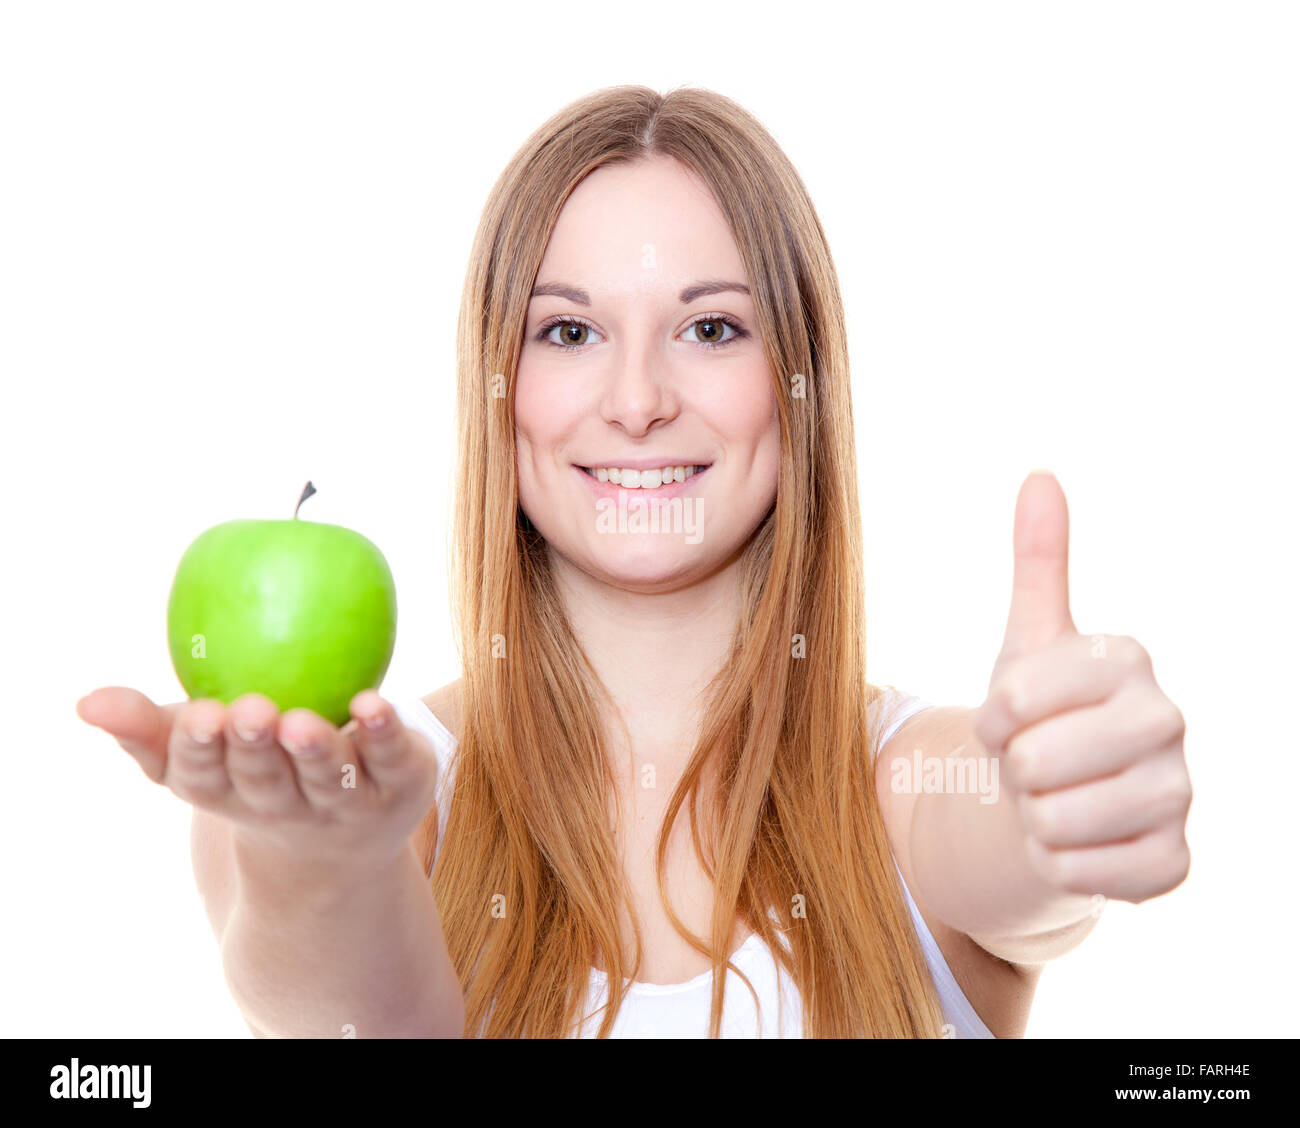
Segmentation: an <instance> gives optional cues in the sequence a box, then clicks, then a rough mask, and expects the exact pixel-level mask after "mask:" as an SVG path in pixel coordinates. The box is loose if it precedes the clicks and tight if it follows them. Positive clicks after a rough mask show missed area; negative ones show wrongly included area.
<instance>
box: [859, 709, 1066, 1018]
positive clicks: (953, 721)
mask: <svg viewBox="0 0 1300 1128" xmlns="http://www.w3.org/2000/svg"><path fill="white" fill-rule="evenodd" d="M973 713H974V710H972V709H964V708H956V707H952V708H948V707H935V708H930V709H925V710H922V711H921V712H920V713H917V714H916V715H915V716H912V717H909V718H908V719H907V720H906V721H904V722H903V724H902V725H901V726H900V727H899V729H898V731H897V732H896V733H894V735H893V736H892V737H890V739H889V740H888V741H887V742H886V743H885V745H884V746H883V747H882V748H881V749H880V752H879V755H878V756H877V758H876V764H875V778H876V794H877V796H878V798H879V801H880V809H881V813H882V815H883V816H884V821H885V830H886V833H887V834H888V836H889V844H890V848H891V849H892V850H893V853H894V857H895V858H896V859H897V861H898V868H899V869H900V870H901V871H902V873H903V876H904V878H905V879H906V880H907V883H908V888H909V890H910V891H911V893H912V899H913V900H914V901H915V902H916V907H917V909H918V910H919V911H920V913H921V917H922V919H923V920H924V921H925V924H926V927H927V928H929V930H930V934H931V935H932V936H933V937H934V941H935V943H936V944H937V945H938V947H939V951H940V952H941V953H942V954H943V958H944V962H945V963H947V965H948V968H949V970H950V971H951V972H952V975H953V978H954V979H955V980H956V981H957V986H959V987H960V988H961V990H962V993H963V994H964V995H965V996H966V998H967V999H968V1000H969V1001H970V1004H971V1006H973V1007H974V1008H975V1012H976V1013H977V1014H978V1015H979V1016H980V1018H981V1019H982V1020H983V1022H984V1025H985V1026H987V1027H988V1028H989V1030H990V1031H991V1032H992V1033H993V1034H994V1035H995V1036H996V1037H998V1038H1020V1037H1023V1036H1024V1033H1025V1027H1026V1025H1027V1024H1028V1021H1029V1007H1030V1004H1031V1003H1032V1002H1033V998H1034V989H1035V987H1036V986H1037V985H1038V977H1039V975H1040V974H1041V972H1042V966H1041V965H1035V964H1013V963H1009V962H1008V961H1006V960H1003V959H999V958H998V957H997V956H994V955H993V954H992V953H990V952H988V951H986V950H985V949H984V948H982V947H980V945H978V944H977V943H975V941H974V940H972V939H971V938H970V937H969V936H968V935H966V933H964V932H960V931H958V930H957V929H955V928H951V927H949V926H948V925H946V924H944V922H943V921H941V920H940V919H939V918H938V917H937V916H935V915H934V913H933V912H931V911H930V910H929V909H928V908H927V907H926V905H925V904H924V902H923V901H922V900H921V899H920V898H919V897H917V896H916V885H915V882H914V881H913V880H912V865H911V859H910V857H909V856H908V833H907V832H908V828H909V827H910V826H911V823H912V812H913V809H914V808H915V806H916V794H915V792H911V791H895V790H894V788H893V787H891V786H890V783H891V778H892V774H893V771H894V769H893V762H894V761H895V760H896V759H898V758H905V759H910V758H911V757H912V755H913V751H914V750H918V749H919V750H920V752H921V754H922V755H923V756H945V755H947V753H948V752H950V751H953V750H955V749H956V748H958V747H959V746H960V745H961V744H963V743H965V741H966V740H967V739H968V738H969V734H970V719H971V716H972V715H973Z"/></svg>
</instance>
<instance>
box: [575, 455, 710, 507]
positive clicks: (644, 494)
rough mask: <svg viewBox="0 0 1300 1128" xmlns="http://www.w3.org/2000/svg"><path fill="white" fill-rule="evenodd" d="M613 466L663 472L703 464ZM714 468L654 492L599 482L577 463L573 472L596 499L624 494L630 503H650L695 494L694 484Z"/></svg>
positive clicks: (699, 471)
mask: <svg viewBox="0 0 1300 1128" xmlns="http://www.w3.org/2000/svg"><path fill="white" fill-rule="evenodd" d="M611 465H614V466H618V467H619V469H620V470H621V469H624V468H626V469H628V470H655V469H659V470H662V469H663V468H664V467H665V466H673V465H677V466H683V465H685V466H699V465H701V463H698V462H687V463H682V462H678V463H672V462H649V463H646V465H645V466H633V465H631V463H628V464H626V466H624V465H622V464H620V463H617V462H615V463H611ZM712 467H713V463H711V462H710V463H708V464H707V465H705V468H704V469H703V470H697V471H696V472H695V473H694V474H692V475H691V476H690V477H689V478H686V479H684V480H683V481H680V482H671V483H669V484H668V485H663V486H656V487H655V488H654V489H652V490H643V489H635V490H629V489H624V488H623V487H622V486H620V485H619V484H618V483H617V482H601V481H597V480H596V478H594V477H593V476H592V475H591V474H588V473H587V471H586V470H584V469H583V468H582V467H581V466H579V465H577V464H576V463H575V464H574V467H573V472H574V473H575V474H577V475H579V476H580V477H581V478H582V480H583V481H584V482H586V483H587V485H588V486H589V487H590V489H591V492H592V493H593V494H595V495H596V497H608V498H612V499H614V500H617V499H618V496H619V495H620V494H624V495H626V496H627V499H628V501H629V502H632V501H636V500H638V499H640V500H642V501H649V500H650V499H651V498H656V497H657V498H663V499H664V500H667V499H668V498H672V497H682V496H683V495H686V494H690V493H693V492H694V490H693V489H692V486H693V484H694V483H695V482H696V481H698V480H699V479H700V478H702V477H704V475H705V474H707V473H708V472H709V470H711V469H712Z"/></svg>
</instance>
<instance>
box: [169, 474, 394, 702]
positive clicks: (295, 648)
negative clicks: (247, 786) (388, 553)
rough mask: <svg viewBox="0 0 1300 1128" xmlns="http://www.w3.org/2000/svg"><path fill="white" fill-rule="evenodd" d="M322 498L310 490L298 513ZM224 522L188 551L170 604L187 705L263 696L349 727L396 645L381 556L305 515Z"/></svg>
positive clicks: (354, 536)
mask: <svg viewBox="0 0 1300 1128" xmlns="http://www.w3.org/2000/svg"><path fill="white" fill-rule="evenodd" d="M315 492H316V489H315V487H314V486H313V485H312V484H311V483H310V482H308V483H307V485H306V487H305V488H304V490H303V493H302V497H301V498H299V499H298V507H300V506H301V505H302V503H303V502H304V501H305V500H306V499H307V498H308V497H310V496H311V495H312V494H313V493H315ZM298 507H295V508H294V513H293V519H292V520H288V521H227V522H226V523H225V524H222V525H216V526H214V527H213V528H211V529H208V530H207V531H206V532H204V533H201V534H200V535H199V537H198V538H197V539H196V540H195V541H194V543H193V544H191V545H190V546H189V548H187V549H186V550H185V554H184V555H183V556H182V557H181V562H180V564H179V565H178V566H177V569H176V578H175V579H174V580H173V581H172V589H171V595H170V596H169V597H168V600H167V644H168V648H169V649H170V651H171V658H172V665H173V666H174V667H175V669H176V676H177V677H178V678H180V681H181V685H182V686H184V687H185V692H186V693H187V694H188V695H189V696H190V697H191V698H197V697H209V698H215V699H216V700H218V701H223V702H225V703H226V704H229V703H230V702H232V701H234V700H235V698H237V697H239V696H241V695H242V694H245V693H262V694H265V695H266V696H267V697H269V698H270V699H271V700H272V701H274V702H275V704H276V706H277V707H278V708H279V709H280V711H281V712H285V711H287V710H289V709H295V708H304V709H310V710H312V711H313V712H315V713H317V714H319V715H320V716H322V717H324V718H325V719H326V720H327V721H329V722H330V723H331V724H335V725H343V724H346V723H347V721H348V718H349V713H348V704H349V702H351V700H352V698H353V697H354V696H355V695H356V694H358V693H360V692H361V690H363V689H378V688H379V683H380V682H382V681H383V679H384V674H385V673H387V671H388V663H389V662H390V661H391V660H392V657H393V645H394V643H395V642H396V641H397V591H396V588H395V587H394V585H393V575H392V572H391V571H389V568H388V562H387V561H386V560H385V559H384V556H383V553H381V552H380V551H379V549H378V548H376V547H375V546H374V545H373V544H372V543H371V542H370V541H369V540H367V539H366V538H365V537H363V536H362V535H361V534H360V533H357V532H354V531H353V530H352V529H345V528H343V527H342V526H340V525H326V524H321V523H319V522H315V521H302V520H299V518H298Z"/></svg>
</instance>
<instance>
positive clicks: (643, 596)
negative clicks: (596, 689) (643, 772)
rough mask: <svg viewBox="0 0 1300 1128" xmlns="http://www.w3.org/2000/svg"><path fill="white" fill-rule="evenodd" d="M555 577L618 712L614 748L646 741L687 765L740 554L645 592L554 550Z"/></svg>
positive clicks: (724, 645)
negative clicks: (697, 575)
mask: <svg viewBox="0 0 1300 1128" xmlns="http://www.w3.org/2000/svg"><path fill="white" fill-rule="evenodd" d="M551 566H552V575H553V576H554V577H555V580H556V586H557V590H558V591H559V592H560V594H561V598H562V599H563V601H564V604H565V610H566V612H567V614H568V616H569V621H570V623H572V625H573V631H574V634H575V635H576V637H577V639H578V642H579V644H580V645H581V646H582V648H583V650H584V652H585V653H586V655H587V657H588V659H589V660H590V662H591V664H592V666H593V667H594V668H595V669H596V671H597V673H598V674H599V675H600V678H601V682H602V683H603V685H604V687H605V689H606V691H607V692H608V693H609V695H610V698H611V699H612V701H613V702H614V705H615V707H616V709H617V711H618V717H616V718H607V725H606V727H607V732H608V736H609V739H610V741H611V748H612V749H617V750H620V751H622V752H625V753H626V752H629V751H631V750H630V749H628V748H627V746H626V737H625V736H624V734H623V732H622V728H621V726H620V725H619V723H618V722H619V721H620V720H621V721H622V723H623V724H625V725H626V726H627V729H628V735H630V737H631V738H632V741H633V744H634V745H642V744H649V745H653V746H654V747H655V749H656V758H657V759H659V760H660V762H661V763H664V759H663V758H664V757H665V756H667V757H671V758H673V759H675V760H676V761H677V763H676V764H675V765H670V764H668V763H664V766H665V767H670V766H677V767H680V766H682V765H684V764H685V762H686V760H687V759H688V758H689V756H690V753H691V751H692V750H693V749H694V746H695V739H696V737H697V734H698V725H699V720H700V716H701V711H702V709H703V707H704V705H705V701H704V700H703V698H702V696H701V695H702V693H703V691H704V688H705V686H706V685H707V684H708V682H709V681H710V680H711V679H712V678H713V677H714V676H715V675H716V674H717V672H718V671H719V670H720V669H721V668H722V666H723V663H724V662H725V661H726V659H727V656H728V655H729V653H730V651H731V643H732V639H733V637H734V634H735V631H736V626H737V623H738V620H739V614H740V583H739V577H740V555H739V554H737V555H736V556H735V557H734V558H733V559H732V560H731V561H729V562H728V563H727V564H726V565H725V566H724V567H723V568H721V569H719V570H718V571H716V572H714V573H713V574H712V575H710V576H708V577H706V578H705V579H702V580H699V581H697V582H695V583H693V584H691V585H689V586H686V587H682V588H678V589H675V590H671V591H664V592H660V593H654V594H647V593H645V592H631V591H627V590H625V589H621V588H616V587H612V586H610V585H609V584H606V583H602V582H600V581H599V580H596V579H594V578H592V577H591V576H590V575H588V574H587V573H585V572H582V571H580V570H578V569H577V568H574V567H573V566H572V565H570V564H569V563H568V562H567V561H565V560H563V559H561V558H560V557H558V556H556V555H554V554H552V557H551Z"/></svg>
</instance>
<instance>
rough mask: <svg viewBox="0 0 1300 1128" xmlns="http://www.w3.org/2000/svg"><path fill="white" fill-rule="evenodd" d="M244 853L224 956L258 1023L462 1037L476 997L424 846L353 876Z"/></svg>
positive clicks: (307, 1034)
mask: <svg viewBox="0 0 1300 1128" xmlns="http://www.w3.org/2000/svg"><path fill="white" fill-rule="evenodd" d="M233 852H234V860H235V872H236V874H237V889H236V892H235V896H234V901H233V904H232V907H231V912H230V917H229V919H228V921H227V923H226V926H225V928H224V930H223V932H222V935H221V953H222V963H223V967H224V970H225V974H226V981H227V983H228V985H229V987H230V991H231V994H232V996H233V997H234V999H235V1002H236V1003H237V1004H238V1006H239V1008H240V1010H241V1011H242V1012H243V1015H244V1018H245V1019H246V1020H247V1022H248V1024H249V1025H250V1026H252V1027H254V1028H255V1029H256V1030H257V1031H259V1032H261V1033H263V1034H265V1035H267V1036H269V1037H284V1038H343V1037H349V1036H352V1037H358V1038H399V1037H459V1036H460V1034H461V1031H462V1028H463V1025H464V1000H463V997H462V994H461V989H460V984H459V982H458V981H457V978H456V975H455V972H454V969H453V968H452V965H451V961H450V959H449V958H448V955H447V949H446V944H445V942H444V940H443V936H442V925H441V922H440V921H439V919H438V911H437V906H436V903H435V901H434V899H433V894H432V892H431V890H430V888H429V884H428V881H427V880H426V878H425V876H424V874H423V872H422V870H421V866H420V863H419V859H418V858H417V857H416V854H415V850H414V849H413V848H412V849H408V850H406V851H404V852H403V853H402V854H401V856H400V857H398V858H397V859H395V860H394V861H393V862H391V863H388V864H385V865H381V866H378V867H376V866H375V865H374V864H370V865H368V866H358V867H357V868H356V869H355V870H351V869H347V870H344V871H342V872H340V870H339V868H338V867H329V868H327V867H322V866H318V865H315V864H314V863H311V862H307V861H285V860H278V859H277V860H272V859H270V858H269V857H268V856H267V855H265V854H264V853H261V852H254V851H251V850H249V849H247V848H244V847H240V846H239V845H234V846H233Z"/></svg>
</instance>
